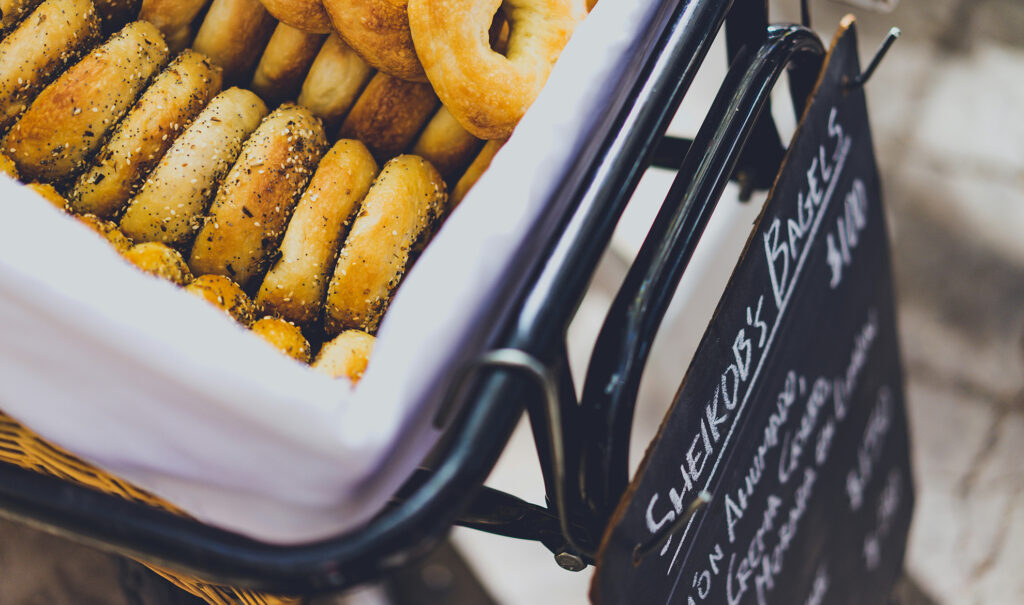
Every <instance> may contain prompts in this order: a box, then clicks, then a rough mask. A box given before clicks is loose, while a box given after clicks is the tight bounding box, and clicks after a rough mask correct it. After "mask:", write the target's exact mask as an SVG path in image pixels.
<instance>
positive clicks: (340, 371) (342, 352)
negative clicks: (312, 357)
mask: <svg viewBox="0 0 1024 605" xmlns="http://www.w3.org/2000/svg"><path fill="white" fill-rule="evenodd" d="M375 340H376V339H375V338H374V337H373V336H372V335H370V334H367V333H366V332H360V331H359V330H346V331H344V332H342V333H341V334H339V335H338V336H337V337H335V338H334V339H333V340H331V341H330V342H328V343H326V344H324V346H323V347H321V349H320V354H319V355H317V356H316V361H315V362H313V369H315V370H317V371H318V372H322V373H324V374H327V375H328V376H330V377H331V378H341V377H342V376H344V377H346V378H348V379H349V380H351V381H352V382H353V383H357V382H359V380H360V379H361V378H362V377H363V374H365V373H366V366H367V365H369V363H370V354H371V353H372V352H373V343H374V341H375Z"/></svg>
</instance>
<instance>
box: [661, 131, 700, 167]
mask: <svg viewBox="0 0 1024 605" xmlns="http://www.w3.org/2000/svg"><path fill="white" fill-rule="evenodd" d="M690 145H693V141H691V140H690V139H680V138H678V137H669V136H666V137H665V138H663V139H661V142H659V143H658V146H657V147H656V148H655V149H654V157H653V158H651V167H652V168H667V169H669V170H678V169H679V165H680V164H682V163H683V158H685V157H686V153H687V152H688V151H690Z"/></svg>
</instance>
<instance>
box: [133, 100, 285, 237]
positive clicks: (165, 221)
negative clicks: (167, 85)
mask: <svg viewBox="0 0 1024 605" xmlns="http://www.w3.org/2000/svg"><path fill="white" fill-rule="evenodd" d="M266 115H267V106H266V105H264V104H263V101H261V100H260V98H259V97H257V96H256V95H255V94H253V93H251V92H249V91H248V90H243V89H241V88H230V89H228V90H225V91H224V92H222V93H220V94H219V95H217V96H216V97H214V98H213V100H212V101H210V104H209V105H207V106H206V109H204V110H203V111H202V112H201V113H200V114H199V116H198V117H196V119H195V121H194V122H192V125H191V126H189V127H188V128H187V129H186V130H185V132H184V133H183V134H182V135H181V136H180V137H178V139H177V140H175V141H174V143H173V144H172V145H171V148H170V149H168V150H167V153H166V154H164V157H163V158H162V159H161V160H160V162H159V163H158V164H157V166H156V168H154V169H153V171H152V172H151V173H150V174H149V177H148V178H147V179H146V182H145V183H143V185H142V189H141V191H139V193H138V195H136V196H135V197H134V198H133V199H132V200H131V201H130V202H129V203H128V208H127V210H126V211H125V213H124V216H123V217H121V228H122V229H123V230H124V231H125V233H127V234H129V235H130V236H131V237H132V238H134V239H136V240H139V241H160V242H164V243H167V244H171V245H175V246H181V245H185V244H188V243H189V242H191V241H192V237H193V236H194V235H195V233H196V231H198V230H199V227H200V224H201V222H202V216H203V214H205V213H206V209H207V208H208V207H209V205H210V201H211V200H212V199H213V195H214V193H216V191H217V187H218V186H219V185H220V182H221V179H222V178H223V177H224V175H226V174H227V173H228V170H230V169H231V166H232V165H233V164H234V163H235V160H236V159H237V158H238V154H239V153H240V152H241V150H242V144H243V142H244V141H245V140H246V139H247V138H249V135H250V134H252V133H253V131H255V130H256V127H257V126H259V124H260V120H262V119H263V117H264V116H266Z"/></svg>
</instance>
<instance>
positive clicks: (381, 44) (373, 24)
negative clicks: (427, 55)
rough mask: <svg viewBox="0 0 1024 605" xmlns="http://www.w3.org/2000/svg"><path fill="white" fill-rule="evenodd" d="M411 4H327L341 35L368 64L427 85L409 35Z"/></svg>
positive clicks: (370, 0) (398, 0)
mask: <svg viewBox="0 0 1024 605" xmlns="http://www.w3.org/2000/svg"><path fill="white" fill-rule="evenodd" d="M407 4H408V0H324V2H323V5H324V8H325V9H327V14H328V15H330V17H331V23H332V24H333V25H334V30H335V31H336V32H338V35H340V36H341V37H342V38H344V40H345V42H347V43H348V45H349V46H351V47H352V48H353V49H354V50H355V51H356V52H357V53H359V56H361V57H362V58H363V59H364V60H365V61H366V62H367V63H369V64H370V65H371V66H373V67H374V68H376V69H379V70H380V71H382V72H384V73H386V74H388V75H391V76H394V77H396V78H401V79H403V80H410V81H413V82H426V81H427V75H426V74H425V73H424V72H423V67H422V66H421V65H420V60H419V57H417V56H416V49H415V48H414V47H413V43H412V36H411V35H410V33H409V16H408V11H407Z"/></svg>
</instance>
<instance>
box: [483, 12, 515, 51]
mask: <svg viewBox="0 0 1024 605" xmlns="http://www.w3.org/2000/svg"><path fill="white" fill-rule="evenodd" d="M511 34H512V28H511V27H510V26H509V21H508V17H507V16H506V15H505V9H504V6H502V7H500V8H498V12H497V13H495V14H494V20H493V21H491V27H490V29H489V30H488V32H487V35H488V37H489V38H490V44H491V50H493V51H494V52H496V53H498V54H499V55H502V56H505V53H506V52H507V51H508V39H509V36H510V35H511Z"/></svg>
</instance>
